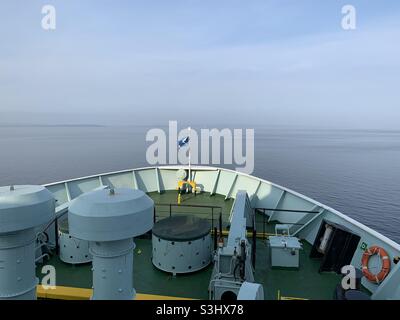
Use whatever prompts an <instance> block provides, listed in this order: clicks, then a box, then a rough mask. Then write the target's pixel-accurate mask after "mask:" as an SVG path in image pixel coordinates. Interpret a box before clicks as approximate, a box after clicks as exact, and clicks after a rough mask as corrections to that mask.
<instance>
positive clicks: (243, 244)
mask: <svg viewBox="0 0 400 320" xmlns="http://www.w3.org/2000/svg"><path fill="white" fill-rule="evenodd" d="M253 217H254V212H253V210H252V209H251V206H250V201H249V198H248V196H247V192H246V191H242V190H239V191H238V192H237V194H236V199H235V203H234V205H233V207H232V212H231V216H230V231H229V236H228V238H227V240H226V244H224V239H222V238H221V239H220V241H219V244H218V248H217V250H216V252H215V255H214V269H213V272H212V276H211V280H210V285H209V293H210V298H211V299H214V300H236V299H246V300H247V299H251V300H259V299H260V300H262V299H264V289H263V287H262V285H261V284H257V283H254V275H253V267H254V266H253V264H252V262H251V259H250V257H251V250H252V249H251V246H250V244H249V242H248V240H247V238H246V232H247V231H246V230H247V226H251V225H252V223H253ZM221 240H222V241H221Z"/></svg>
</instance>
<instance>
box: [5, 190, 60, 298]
mask: <svg viewBox="0 0 400 320" xmlns="http://www.w3.org/2000/svg"><path fill="white" fill-rule="evenodd" d="M54 214H55V200H54V197H53V195H52V194H51V193H50V192H49V191H48V190H47V189H46V188H44V187H42V186H28V185H24V186H11V187H0V300H5V299H15V300H33V299H36V285H37V283H38V280H37V278H36V275H35V240H36V233H35V227H38V226H40V225H43V224H45V223H47V222H49V221H50V220H51V219H52V218H53V217H54Z"/></svg>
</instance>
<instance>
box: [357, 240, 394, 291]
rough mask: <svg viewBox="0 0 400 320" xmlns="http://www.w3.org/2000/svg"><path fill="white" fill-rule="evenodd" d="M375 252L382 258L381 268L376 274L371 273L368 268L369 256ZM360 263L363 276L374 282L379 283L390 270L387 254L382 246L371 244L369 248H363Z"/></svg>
mask: <svg viewBox="0 0 400 320" xmlns="http://www.w3.org/2000/svg"><path fill="white" fill-rule="evenodd" d="M375 254H377V255H379V257H380V258H381V260H382V269H381V271H379V273H376V274H374V273H372V272H371V271H369V269H368V262H369V258H370V257H372V256H373V255H375ZM361 263H362V272H363V274H364V276H365V277H366V278H367V279H368V280H369V281H371V282H375V283H378V284H379V283H381V282H382V281H383V280H384V279H385V278H386V276H387V275H388V274H389V272H390V258H389V255H388V254H387V252H386V251H385V250H384V249H383V248H381V247H378V246H372V247H370V248H369V249H367V250H365V252H364V253H363V255H362V258H361Z"/></svg>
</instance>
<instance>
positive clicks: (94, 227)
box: [68, 188, 154, 300]
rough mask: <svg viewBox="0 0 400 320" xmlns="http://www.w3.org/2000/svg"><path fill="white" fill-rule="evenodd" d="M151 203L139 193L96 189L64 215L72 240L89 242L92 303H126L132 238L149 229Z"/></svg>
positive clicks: (131, 290) (131, 292)
mask: <svg viewBox="0 0 400 320" xmlns="http://www.w3.org/2000/svg"><path fill="white" fill-rule="evenodd" d="M153 210H154V202H153V200H152V199H151V198H150V197H149V196H147V195H146V194H145V193H144V192H143V191H141V190H133V189H128V188H120V189H115V190H114V189H111V190H97V191H93V192H88V193H85V194H83V195H81V196H79V197H78V198H77V199H75V200H73V201H72V203H71V205H70V207H69V212H68V220H69V231H70V234H71V235H72V236H73V237H76V238H78V239H82V240H87V241H89V242H90V244H89V246H90V253H91V254H92V256H93V296H92V299H93V300H103V299H108V300H130V299H133V298H134V297H135V295H136V292H135V289H134V288H133V249H134V246H135V245H134V242H133V237H136V236H139V235H142V234H144V233H146V232H147V231H149V230H151V229H152V227H153Z"/></svg>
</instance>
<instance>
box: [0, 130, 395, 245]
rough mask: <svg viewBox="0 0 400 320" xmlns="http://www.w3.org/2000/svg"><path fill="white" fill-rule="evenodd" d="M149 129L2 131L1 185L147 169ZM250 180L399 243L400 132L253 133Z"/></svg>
mask: <svg viewBox="0 0 400 320" xmlns="http://www.w3.org/2000/svg"><path fill="white" fill-rule="evenodd" d="M221 128H223V127H221ZM148 129H149V128H147V127H146V126H135V127H112V126H108V127H100V126H98V127H97V126H76V127H72V126H54V127H40V126H37V127H34V126H32V127H28V126H27V127H0V185H9V184H44V183H50V182H55V181H59V180H64V179H71V178H77V177H80V176H87V175H92V174H98V173H104V172H109V171H117V170H123V169H131V168H136V167H143V166H148V163H147V161H146V149H147V147H148V146H149V144H150V143H149V142H146V140H145V137H146V133H147V130H148ZM230 168H232V166H230ZM253 175H255V176H258V177H260V178H264V179H266V180H269V181H272V182H274V183H277V184H279V185H282V186H285V187H288V188H290V189H293V190H295V191H297V192H300V193H302V194H304V195H306V196H309V197H311V198H313V199H315V200H317V201H320V202H322V203H324V204H326V205H329V206H331V207H333V208H335V209H337V210H339V211H341V212H342V213H344V214H346V215H348V216H350V217H353V218H355V219H356V220H358V221H360V222H362V223H363V224H365V225H367V226H369V227H371V228H373V229H375V230H377V231H379V232H381V233H382V234H384V235H386V236H387V237H389V238H391V239H393V240H394V241H396V242H398V243H400V232H399V230H400V131H379V130H309V129H293V128H291V129H284V128H273V129H271V128H265V127H255V169H254V172H253Z"/></svg>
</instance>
